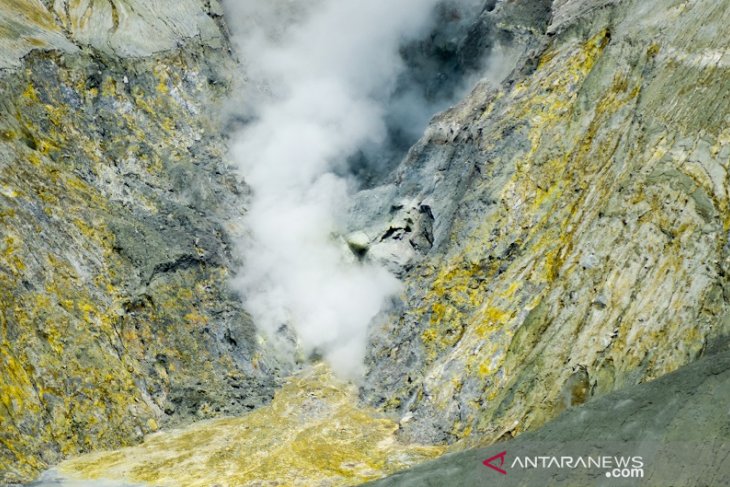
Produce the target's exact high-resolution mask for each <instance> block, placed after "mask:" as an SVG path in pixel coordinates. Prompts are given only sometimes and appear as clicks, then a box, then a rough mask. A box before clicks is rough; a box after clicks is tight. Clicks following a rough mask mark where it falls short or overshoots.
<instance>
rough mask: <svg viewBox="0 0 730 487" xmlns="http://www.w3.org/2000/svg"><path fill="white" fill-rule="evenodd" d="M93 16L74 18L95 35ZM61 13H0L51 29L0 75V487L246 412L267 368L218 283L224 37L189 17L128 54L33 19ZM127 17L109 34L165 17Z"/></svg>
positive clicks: (142, 11) (238, 204) (268, 377)
mask: <svg viewBox="0 0 730 487" xmlns="http://www.w3.org/2000/svg"><path fill="white" fill-rule="evenodd" d="M81 3H83V2H81ZM103 3H104V2H92V5H87V9H86V10H87V14H88V15H89V16H91V17H90V18H87V19H86V20H85V21H84V22H89V23H91V24H94V25H97V26H98V25H101V24H99V22H100V21H98V20H99V19H96V17H95V16H96V15H102V11H101V10H97V9H99V8H101V7H100V6H101V5H102V4H103ZM108 3H109V5H114V6H116V7H115V8H118V9H122V8H127V7H130V6H132V2H129V3H128V2H118V1H112V2H108ZM64 4H65V2H55V10H53V11H47V10H45V7H44V6H43V5H42V4H41V2H38V1H33V2H26V3H21V2H9V1H6V2H2V3H1V4H0V5H2V8H1V9H0V22H6V23H8V25H12V26H14V28H16V29H21V28H22V29H26V30H27V31H29V30H32V29H36V30H37V29H41V27H39V25H41V23H42V24H43V26H44V28H45V27H47V28H48V30H47V32H56V34H53V36H56V37H53V36H51V34H48V36H47V37H43V38H44V39H47V40H48V44H49V45H46V44H44V45H43V46H41V45H40V44H39V43H36V44H38V46H37V47H43V49H41V50H35V51H33V52H31V53H29V54H27V55H25V57H24V58H23V59H22V64H21V65H20V66H19V67H17V68H16V69H12V70H9V71H7V72H4V73H3V76H2V77H0V92H2V98H1V99H0V229H2V230H1V232H0V483H4V482H15V481H22V480H29V479H31V478H33V476H35V474H37V473H38V472H39V471H41V470H42V469H44V468H46V467H47V466H48V465H49V464H54V463H56V462H58V461H59V460H60V459H62V458H64V457H66V456H68V455H73V454H76V453H79V452H85V451H90V450H94V449H99V448H107V449H108V448H114V447H117V446H120V445H126V444H130V443H132V442H135V441H138V440H140V439H141V438H142V436H143V435H144V434H146V433H149V432H152V431H156V430H157V429H158V428H159V427H160V426H164V425H166V424H176V423H180V422H188V421H190V420H191V419H201V418H208V417H213V416H216V415H220V414H226V413H227V414H240V413H242V412H245V411H248V410H251V409H253V408H255V407H257V406H259V405H261V404H263V403H266V402H268V400H270V398H271V397H272V396H273V387H274V385H275V378H276V376H277V374H278V373H277V369H278V367H279V366H278V365H277V362H276V361H275V360H273V359H272V358H270V357H269V355H268V352H266V350H262V349H261V348H260V346H259V345H260V344H259V341H258V338H257V337H256V331H255V328H254V325H253V324H252V323H251V319H250V317H249V316H248V315H247V313H246V312H245V311H244V310H243V308H242V304H241V299H240V297H238V296H236V295H234V294H233V293H232V292H231V291H230V289H229V286H228V281H229V278H230V275H231V273H232V272H233V270H234V269H236V268H237V267H238V265H239V264H238V263H237V262H235V259H234V256H233V252H232V244H231V240H232V238H234V235H240V233H241V231H242V230H241V228H240V225H238V224H237V223H236V222H237V220H239V219H240V217H241V216H242V215H243V212H244V209H245V202H246V188H245V186H243V185H242V184H241V183H239V182H238V181H237V180H236V178H235V177H234V176H233V173H232V172H231V171H230V170H229V168H228V167H227V166H226V165H225V164H224V162H223V156H224V154H225V151H226V144H225V140H224V139H223V136H222V135H221V134H222V133H223V130H222V129H221V127H220V117H218V116H217V114H216V111H217V110H219V109H220V107H221V103H220V102H221V100H223V99H224V97H226V96H227V93H228V91H227V90H228V86H229V84H230V81H231V80H230V77H231V76H232V70H231V69H232V66H233V61H232V59H231V56H230V53H229V51H228V49H227V48H226V47H225V46H224V44H225V35H223V34H222V33H221V32H218V33H217V35H216V37H215V38H216V40H215V41H214V42H213V41H210V42H209V39H208V37H209V36H208V37H206V36H202V37H201V36H200V35H199V32H197V31H194V29H193V27H192V24H190V25H189V22H193V23H195V22H198V21H199V20H200V22H203V24H205V25H208V24H210V25H213V26H215V25H216V23H215V19H214V18H213V17H210V16H207V14H205V15H206V19H207V20H205V19H202V18H201V19H202V20H201V19H199V18H198V17H195V16H191V17H189V18H188V19H187V20H186V22H187V23H184V24H182V26H180V25H178V27H177V28H175V29H174V32H177V34H175V35H176V36H177V37H176V41H175V42H176V43H177V42H180V43H183V44H182V45H181V47H182V48H181V49H180V50H175V51H169V52H158V53H157V54H153V52H157V51H160V50H161V49H163V48H167V47H173V46H172V45H168V44H166V43H164V42H163V43H161V44H159V45H154V46H150V45H148V46H147V47H148V49H147V50H144V49H141V48H140V49H137V48H135V50H131V51H130V53H133V54H145V56H146V57H143V58H142V57H139V58H130V57H125V56H123V55H120V53H119V49H118V48H117V47H115V42H122V43H123V42H126V41H124V39H123V38H122V37H119V36H114V35H112V36H111V37H110V38H109V39H107V40H103V39H100V38H99V37H98V36H97V34H94V33H93V32H91V31H83V29H82V31H83V32H86V34H83V35H82V33H81V32H82V31H75V30H74V31H73V32H76V33H75V34H73V33H69V32H67V31H66V29H65V27H63V25H62V26H61V27H58V25H57V24H54V23H53V22H51V21H50V20H48V19H51V18H53V17H54V16H57V15H58V14H59V12H58V9H59V8H61V7H62V6H63V5H64ZM139 4H140V5H139V6H138V7H139V8H137V7H135V8H134V9H133V10H134V11H135V12H136V13H135V14H132V12H131V11H128V12H127V13H129V15H130V16H129V17H128V18H127V20H124V18H123V17H122V16H121V13H120V12H121V10H119V12H118V13H119V15H120V20H119V22H126V21H129V22H133V21H134V22H142V20H143V19H142V17H140V15H142V16H143V17H144V18H146V19H148V20H150V21H152V22H153V23H154V22H163V21H164V19H165V17H164V15H162V14H160V15H158V14H156V13H155V11H154V9H155V8H158V7H160V8H162V7H161V4H159V3H152V4H147V3H144V2H139ZM187 4H190V5H192V4H193V2H187V3H186V2H182V3H181V4H179V5H178V4H176V8H175V9H173V8H171V5H172V4H170V5H168V6H167V7H164V8H165V9H166V10H168V11H175V12H176V13H175V15H178V14H184V13H185V12H186V11H187V10H186V9H188V7H189V6H186V5H187ZM74 5H76V7H74V8H77V9H79V8H81V9H82V10H83V8H82V6H80V4H79V2H75V3H74ZM144 5H146V6H144ZM178 7H179V9H178ZM190 8H192V7H190ZM197 8H198V9H199V10H200V9H203V10H204V7H203V5H202V4H200V5H198V6H197ZM72 10H73V9H72ZM203 10H201V12H202V11H203ZM89 12H90V13H89ZM71 15H72V16H73V15H76V14H74V13H73V12H71ZM13 16H15V17H13ZM11 17H12V18H14V19H16V20H13V21H11V20H8V19H10V18H11ZM17 19H25V20H24V21H23V22H24V23H22V24H20V23H19V22H20V20H17ZM95 19H96V20H95ZM133 19H135V20H133ZM31 20H33V22H31ZM16 21H17V22H16ZM49 22H50V24H48V25H46V24H47V23H49ZM62 24H63V22H62ZM91 24H89V26H88V28H89V29H92V26H91ZM102 24H103V23H102ZM166 25H168V26H169V25H173V24H166ZM54 26H55V27H54ZM185 26H190V29H192V30H185V29H183V27H185ZM77 27H79V26H77ZM81 27H83V26H80V27H79V28H81ZM139 28H140V29H141V28H142V27H139ZM150 28H153V27H150ZM125 29H126V32H127V35H131V34H134V35H135V36H137V37H138V41H139V42H152V39H156V40H165V39H166V38H165V37H164V36H151V35H143V34H144V32H143V31H141V30H140V31H133V30H132V31H130V30H129V29H127V27H125ZM180 29H182V30H180ZM72 30H73V29H72ZM92 30H93V29H92ZM14 32H16V31H14ZM34 32H35V31H34ZM99 32H101V31H99ZM161 32H162V33H163V34H164V33H165V32H167V31H165V30H164V29H163V30H162V31H161ZM172 32H173V31H170V35H172ZM0 33H2V35H0V37H2V36H5V37H2V39H3V40H2V42H5V43H8V42H10V43H13V42H15V43H16V44H13V45H18V44H17V43H20V42H21V41H22V39H23V38H22V37H20V36H19V37H13V36H14V34H13V33H12V32H11V33H8V32H7V31H6V30H0ZM29 35H30V34H29ZM34 35H35V34H34ZM44 35H45V34H44ZM84 35H86V36H87V39H86V41H84V42H83V43H81V42H80V40H79V39H81V38H82V37H83V36H84ZM120 35H121V34H120ZM210 35H211V36H212V34H210ZM57 36H62V38H58V37H57ZM63 36H68V37H63ZM193 36H198V37H197V38H195V39H187V37H193ZM41 37H42V36H41ZM38 38H40V37H38ZM53 39H56V40H58V39H61V40H60V41H58V42H56V41H53ZM26 40H28V39H26ZM29 42H30V41H29ZM51 42H55V44H53V45H51V44H50V43H51ZM69 42H71V44H73V46H72V47H69V44H68V43H69ZM165 42H166V41H165ZM31 44H33V42H31ZM36 44H33V45H36ZM107 48H109V49H107ZM9 54H13V55H16V54H22V53H21V52H20V51H17V52H16V51H12V50H8V49H5V48H3V49H2V55H3V56H5V55H9ZM19 62H20V61H19ZM236 238H238V237H236Z"/></svg>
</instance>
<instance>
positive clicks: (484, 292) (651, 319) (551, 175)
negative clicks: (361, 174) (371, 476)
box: [353, 0, 730, 445]
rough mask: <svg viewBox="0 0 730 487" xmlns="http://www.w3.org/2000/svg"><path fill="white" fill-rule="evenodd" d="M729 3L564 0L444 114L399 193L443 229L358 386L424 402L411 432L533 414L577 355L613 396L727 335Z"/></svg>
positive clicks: (478, 437)
mask: <svg viewBox="0 0 730 487" xmlns="http://www.w3.org/2000/svg"><path fill="white" fill-rule="evenodd" d="M518 3H519V2H518ZM509 4H510V2H504V4H499V5H497V8H496V9H495V13H494V14H490V15H496V14H497V13H498V12H499V10H500V8H506V6H507V5H509ZM728 19H730V2H727V1H709V0H697V1H693V2H685V1H679V0H661V1H656V2H642V1H623V2H593V1H562V2H555V3H554V4H553V15H552V21H551V24H550V25H548V26H547V27H546V28H545V31H544V32H545V35H543V34H540V33H539V32H535V36H536V37H535V38H534V40H533V41H529V42H527V43H526V46H527V47H526V49H525V53H526V54H525V56H523V58H522V59H521V61H520V62H519V63H518V67H517V69H516V70H515V71H513V73H512V75H511V76H510V77H509V78H508V80H507V81H506V82H505V83H503V84H502V85H501V87H499V88H493V87H491V86H490V85H489V84H485V83H482V84H480V85H478V86H477V87H476V89H475V90H474V91H473V92H472V93H471V94H470V95H469V96H468V97H467V98H466V99H465V100H464V101H463V102H462V103H460V104H459V105H457V106H455V107H453V108H452V109H451V110H448V111H447V112H445V113H443V114H441V115H439V116H438V117H437V118H436V119H434V121H433V122H432V124H431V127H430V128H429V129H428V130H427V134H426V137H425V138H424V139H423V140H421V141H420V142H419V143H418V144H416V146H415V147H414V148H413V149H411V152H410V153H409V155H408V157H407V158H406V159H405V161H404V163H403V164H402V165H401V167H400V168H398V169H397V171H396V175H395V176H394V178H393V180H394V181H397V182H399V183H400V184H399V185H398V187H397V189H396V190H392V191H393V194H394V197H393V201H394V202H399V201H403V200H407V201H410V202H411V206H412V207H418V206H419V205H427V206H428V207H429V208H430V211H431V213H432V215H433V218H434V221H433V246H432V247H431V248H430V249H428V248H425V251H423V250H422V251H421V253H420V255H419V256H416V257H414V258H412V259H411V260H410V262H409V266H410V267H409V268H407V269H406V271H405V277H404V280H405V282H406V290H405V292H404V295H403V298H402V300H401V302H400V303H399V304H398V306H397V309H396V310H395V311H394V312H393V313H391V314H390V315H389V316H387V317H385V318H384V319H382V320H381V322H380V324H379V325H377V326H375V327H374V329H373V331H372V334H371V336H372V338H371V346H370V349H369V350H370V353H369V358H368V366H369V370H370V371H369V374H368V379H367V381H366V386H365V388H364V391H363V397H364V398H365V399H366V400H367V401H369V402H371V403H372V404H376V405H380V406H381V407H384V408H385V409H386V410H390V411H396V412H398V413H399V414H402V415H406V414H408V415H409V416H412V418H413V419H412V420H411V421H410V422H409V423H408V424H407V425H406V427H405V428H404V435H406V436H407V437H409V438H412V439H416V440H419V441H448V442H461V443H460V444H461V445H464V444H471V443H484V442H491V441H494V440H496V439H498V438H499V437H501V436H503V435H504V434H505V432H507V434H508V435H516V434H518V433H520V432H523V431H526V430H532V429H535V428H537V427H539V426H540V425H542V424H543V423H545V422H546V421H547V420H549V419H551V418H553V417H554V416H555V415H557V414H558V413H559V412H560V411H562V410H563V408H564V407H566V405H570V404H573V402H572V401H570V400H569V401H567V403H566V400H565V397H566V391H567V390H568V389H571V388H572V385H571V384H570V383H569V382H570V381H571V380H572V379H571V377H573V374H574V373H575V371H576V370H583V371H584V373H585V374H586V375H585V379H586V380H587V381H588V383H587V387H586V389H587V390H586V391H585V392H584V393H583V395H586V396H590V395H601V394H604V393H607V392H609V391H612V390H614V389H618V388H621V387H624V386H629V385H632V384H636V383H640V382H644V381H647V380H650V379H653V378H656V377H660V376H662V375H664V374H666V373H668V372H671V371H673V370H675V369H677V368H678V367H680V366H682V365H684V364H687V363H689V362H692V361H693V360H695V359H696V358H697V357H698V356H699V354H700V353H701V352H702V351H703V348H705V347H706V344H707V343H708V341H711V340H713V339H715V338H717V337H719V336H721V335H722V334H723V333H725V334H727V332H728V329H729V327H730V314H728V311H730V308H728V304H727V302H728V297H727V296H728V292H729V291H730V288H729V287H728V279H727V276H728V271H730V269H729V268H728V266H729V265H730V259H729V257H730V254H728V244H727V242H728V230H729V229H730V209H729V206H728V204H729V200H728V192H727V191H728V175H727V174H728V163H729V160H730V132H729V131H728V122H729V121H730V119H729V118H728V117H729V114H730V83H728V67H729V65H728V56H729V54H728V53H729V52H730V51H728V48H730V44H729V43H728V37H727V36H722V35H718V34H717V33H718V32H720V31H722V30H723V29H725V27H724V26H725V25H727V21H728ZM503 25H504V26H505V28H509V22H507V21H504V23H503ZM533 32H534V31H533ZM370 193H371V194H380V195H382V194H386V193H385V192H384V191H383V190H382V189H378V188H374V189H371V190H370ZM363 197H365V198H366V197H367V195H364V196H363ZM358 205H359V207H360V208H365V207H367V203H365V202H362V201H360V202H358ZM386 205H387V204H386V203H384V204H383V206H384V207H385V206H386ZM367 226H368V225H367V224H364V225H363V227H367ZM375 226H376V225H374V224H370V227H373V228H374V227H375ZM353 230H355V229H353ZM384 241H385V242H387V239H384ZM421 248H422V249H424V247H421ZM377 249H378V247H377V245H373V246H372V247H371V250H370V255H377ZM578 395H579V396H580V395H581V394H578ZM587 398H588V397H582V398H578V399H579V401H578V402H582V401H583V400H585V399H587Z"/></svg>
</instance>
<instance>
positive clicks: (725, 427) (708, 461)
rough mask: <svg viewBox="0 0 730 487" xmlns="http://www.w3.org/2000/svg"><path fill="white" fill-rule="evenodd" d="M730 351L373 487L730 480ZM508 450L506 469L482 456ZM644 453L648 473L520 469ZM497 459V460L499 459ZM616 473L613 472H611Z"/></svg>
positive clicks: (662, 486) (717, 486)
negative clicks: (526, 463)
mask: <svg viewBox="0 0 730 487" xmlns="http://www.w3.org/2000/svg"><path fill="white" fill-rule="evenodd" d="M728 401H730V353H729V352H727V351H726V352H724V353H721V354H718V355H713V356H710V357H706V358H704V359H702V360H699V361H697V362H696V363H693V364H691V365H688V366H686V367H683V368H681V369H680V370H679V371H677V372H675V373H672V374H669V375H666V376H664V377H662V378H661V379H657V380H656V381H653V382H650V383H648V384H640V385H638V386H633V387H629V388H626V389H624V390H622V391H620V392H615V393H611V394H607V395H605V396H603V397H601V398H597V399H595V400H593V401H590V402H589V403H588V404H585V405H584V406H581V407H578V408H575V409H571V410H570V411H568V412H566V413H564V414H562V415H561V416H560V417H558V419H556V420H554V421H552V422H550V423H548V424H546V425H545V427H543V428H542V429H540V430H538V431H536V432H534V433H525V434H524V435H521V436H520V437H519V438H516V439H514V440H511V441H507V442H504V443H498V444H495V445H492V446H491V447H489V448H479V449H475V450H470V451H466V452H461V453H456V454H452V455H446V456H444V457H442V458H439V459H438V460H435V461H433V462H430V463H427V464H424V465H420V466H418V467H416V468H414V469H413V470H412V471H407V472H402V473H400V474H397V475H394V476H392V477H390V478H387V479H384V480H382V481H379V482H373V483H371V484H367V485H369V486H372V487H385V486H398V487H411V486H413V487H416V486H417V487H431V486H433V487H437V486H442V485H458V486H460V487H472V486H478V485H505V486H538V485H539V486H545V487H547V486H552V485H580V486H581V487H589V486H598V485H602V486H610V485H631V486H634V485H642V486H656V487H667V486H672V487H681V486H688V487H689V486H691V487H700V486H708V487H722V486H726V485H730V462H728V461H727V460H728V453H729V452H730V440H728V438H730V416H729V415H728V413H727V404H728ZM503 451H506V452H507V455H505V460H506V461H505V467H504V469H505V471H506V472H507V473H506V475H502V474H500V473H499V472H496V471H494V470H491V469H489V468H486V467H485V466H484V465H483V463H482V462H483V461H484V460H486V459H488V458H491V457H492V456H494V455H496V454H498V453H501V452H503ZM539 456H548V457H553V456H556V457H563V456H569V457H571V458H579V457H583V458H587V457H590V456H592V457H593V458H596V457H602V456H611V457H612V456H616V457H624V458H627V457H634V456H640V457H641V462H643V464H644V466H643V475H642V476H641V477H639V476H638V473H637V472H633V475H634V477H630V476H629V475H631V474H629V475H627V478H616V477H614V476H613V470H614V469H613V468H602V467H599V468H595V467H591V468H580V467H578V468H574V469H571V468H564V469H560V468H557V467H556V466H555V465H553V466H552V467H551V468H549V469H545V468H521V467H520V464H519V463H517V464H515V460H516V459H517V458H519V459H520V461H523V459H524V458H531V457H539ZM495 465H499V462H498V461H496V462H495ZM607 472H608V473H609V474H611V476H610V477H609V476H607V475H606V473H607Z"/></svg>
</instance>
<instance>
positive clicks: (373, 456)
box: [59, 364, 443, 487]
mask: <svg viewBox="0 0 730 487" xmlns="http://www.w3.org/2000/svg"><path fill="white" fill-rule="evenodd" d="M397 429H398V424H397V423H396V422H394V421H393V420H391V419H387V418H385V417H379V414H378V412H377V411H375V410H373V409H372V408H360V407H357V388H356V387H354V386H352V385H347V384H344V383H342V382H341V381H339V380H336V379H334V378H333V377H332V373H331V372H330V371H329V370H328V369H327V367H325V366H324V365H322V364H319V365H316V366H314V367H313V368H311V369H310V370H308V371H306V372H303V373H301V374H300V375H298V376H295V377H293V378H291V379H290V380H289V381H288V382H287V383H286V384H285V385H284V386H283V387H282V388H281V389H280V390H279V391H277V393H276V397H275V398H274V401H273V402H272V403H271V404H270V405H269V406H265V407H262V408H260V409H258V410H256V411H254V412H252V413H250V414H248V415H246V416H243V417H241V418H225V419H218V420H211V421H205V422H201V423H198V424H195V425H193V426H192V427H189V428H186V429H182V430H176V431H170V432H164V433H158V434H156V435H153V436H151V437H149V438H148V439H147V440H146V441H145V442H144V444H142V445H140V446H138V447H132V448H128V449H124V450H119V451H116V452H111V453H96V454H91V455H87V456H82V457H79V458H77V459H73V460H70V461H68V462H66V463H64V464H62V465H61V466H60V467H59V471H60V472H61V473H62V474H65V475H67V476H69V477H70V478H73V477H75V476H80V477H82V478H85V479H104V478H107V479H117V480H124V481H134V482H146V483H148V484H150V485H159V486H171V487H176V486H179V485H185V486H189V487H195V486H200V487H208V486H211V485H230V486H234V485H236V486H258V485H290V486H302V487H309V486H313V485H327V486H333V487H334V486H340V485H355V484H359V483H362V482H364V481H366V480H368V479H374V478H378V477H380V476H382V475H384V474H388V473H393V472H394V471H397V470H401V469H404V468H407V467H408V466H410V465H413V464H415V463H420V462H423V461H426V460H428V459H430V458H433V457H434V456H438V455H439V454H440V453H442V451H443V448H441V447H434V446H421V445H407V444H402V443H400V442H398V441H397V440H396V438H395V435H394V433H395V431H396V430H397Z"/></svg>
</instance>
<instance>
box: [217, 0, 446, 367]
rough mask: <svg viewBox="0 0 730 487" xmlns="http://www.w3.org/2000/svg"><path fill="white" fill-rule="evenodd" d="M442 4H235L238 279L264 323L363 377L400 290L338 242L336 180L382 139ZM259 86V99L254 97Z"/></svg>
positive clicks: (403, 0) (387, 0)
mask: <svg viewBox="0 0 730 487" xmlns="http://www.w3.org/2000/svg"><path fill="white" fill-rule="evenodd" d="M437 2H438V0H399V1H397V2H393V1H392V0H313V1H308V2H301V1H299V2H297V1H291V0H290V1H286V0H279V1H271V0H239V1H235V0H234V1H232V2H231V4H230V5H228V10H229V17H230V21H231V23H232V24H233V26H234V34H235V36H236V38H237V41H238V43H239V47H240V49H241V55H242V57H243V59H242V62H243V64H244V66H245V69H246V72H247V76H248V83H247V86H248V88H247V89H246V90H247V91H246V92H245V93H244V95H245V96H246V97H248V99H247V101H246V103H247V109H248V110H249V111H250V112H251V113H250V114H251V115H252V118H253V121H252V122H250V123H249V124H248V125H247V126H246V127H244V129H243V130H242V131H241V133H240V134H239V135H238V137H237V140H236V143H235V144H234V148H233V157H234V160H235V161H236V163H237V164H238V165H239V166H240V169H241V171H242V174H243V176H244V177H245V179H246V181H247V183H248V184H249V185H250V186H251V188H252V190H253V198H252V202H251V206H250V208H249V212H248V216H247V219H248V222H247V223H248V226H249V228H250V230H251V234H252V235H251V239H250V241H249V242H247V243H246V245H245V246H244V248H243V253H244V259H245V265H246V267H245V271H244V273H243V274H244V275H243V276H242V277H241V278H240V279H239V281H238V282H239V284H240V286H241V290H242V292H243V295H244V297H245V299H246V301H247V305H248V309H249V311H250V312H251V313H252V315H253V317H254V319H255V321H256V323H257V325H258V326H259V327H261V328H262V329H263V330H264V331H266V332H268V333H269V334H270V335H272V336H273V335H274V334H275V332H276V330H278V329H279V328H280V327H281V326H282V325H283V324H287V325H290V326H292V327H293V328H294V330H295V331H296V333H297V336H298V338H299V340H300V343H301V345H302V347H303V349H304V350H305V351H312V350H319V351H320V352H321V353H323V354H324V356H325V358H326V359H327V360H328V361H329V362H330V363H331V364H332V365H333V366H334V368H335V370H336V371H338V372H340V373H342V374H343V375H347V376H349V377H356V376H357V375H358V374H359V373H360V371H361V368H362V361H363V357H364V353H365V343H366V332H367V326H368V324H369V322H370V321H371V320H372V319H373V317H374V316H375V315H376V314H377V313H378V312H379V311H380V310H381V307H382V306H383V304H384V302H385V301H386V300H387V298H388V297H390V296H392V295H393V294H394V293H397V292H398V289H399V283H398V281H397V280H396V279H395V278H394V277H393V276H391V275H390V274H389V273H388V272H386V271H385V270H384V269H382V268H380V267H378V266H377V265H375V264H373V263H368V262H359V261H357V259H355V258H354V257H353V256H352V255H348V251H347V246H346V245H344V243H343V241H342V239H341V238H340V239H338V238H337V237H335V236H334V235H337V233H338V230H339V228H340V227H341V225H340V222H341V221H342V218H343V217H344V215H343V214H342V213H341V210H342V209H344V208H345V207H346V204H345V203H346V201H347V198H348V194H349V193H350V192H351V191H352V190H353V188H352V184H351V182H350V181H348V180H347V179H345V178H343V177H341V176H337V175H336V173H337V174H340V173H342V172H343V170H344V169H345V168H346V161H347V159H348V158H349V157H350V156H352V155H353V154H354V153H355V152H356V151H357V150H358V149H359V148H361V147H362V146H364V145H365V144H371V143H375V144H377V143H379V142H381V141H382V140H383V139H384V137H385V136H386V125H385V121H384V119H385V116H386V112H387V107H386V106H385V104H386V103H387V100H388V98H389V96H390V95H391V94H392V91H393V90H394V87H395V83H396V80H397V77H398V75H399V74H400V73H401V72H402V70H403V69H404V68H403V63H402V60H401V58H400V54H399V46H401V45H402V43H403V42H404V41H406V40H408V39H411V38H413V37H415V36H417V35H418V34H419V33H422V32H423V31H424V29H426V28H427V27H428V26H429V23H430V22H431V21H432V13H433V7H434V6H435V4H436V3H437ZM251 86H255V87H256V89H251Z"/></svg>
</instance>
